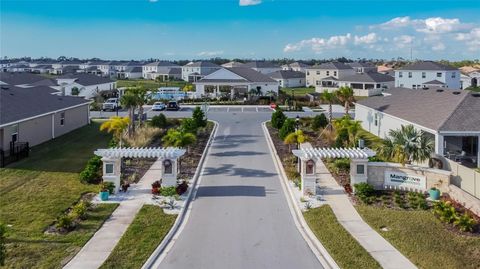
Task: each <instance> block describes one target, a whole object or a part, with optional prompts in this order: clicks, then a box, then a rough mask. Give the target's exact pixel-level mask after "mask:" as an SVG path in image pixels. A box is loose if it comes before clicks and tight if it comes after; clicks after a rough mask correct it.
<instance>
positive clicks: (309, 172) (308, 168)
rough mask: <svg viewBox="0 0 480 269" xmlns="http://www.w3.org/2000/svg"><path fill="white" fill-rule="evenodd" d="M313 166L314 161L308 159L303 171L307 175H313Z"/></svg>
mask: <svg viewBox="0 0 480 269" xmlns="http://www.w3.org/2000/svg"><path fill="white" fill-rule="evenodd" d="M314 167H315V162H314V161H313V160H308V161H307V163H306V167H305V173H306V174H307V175H313V172H314Z"/></svg>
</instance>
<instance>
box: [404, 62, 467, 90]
mask: <svg viewBox="0 0 480 269" xmlns="http://www.w3.org/2000/svg"><path fill="white" fill-rule="evenodd" d="M395 86H396V87H405V88H410V89H421V88H427V87H432V86H440V87H444V88H451V89H460V87H461V84H460V70H458V69H457V68H455V67H452V66H449V65H445V64H441V63H438V62H433V61H418V62H415V63H412V64H409V65H406V66H403V67H401V68H399V69H397V70H395Z"/></svg>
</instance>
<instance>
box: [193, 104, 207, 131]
mask: <svg viewBox="0 0 480 269" xmlns="http://www.w3.org/2000/svg"><path fill="white" fill-rule="evenodd" d="M192 119H193V122H194V123H195V126H196V128H200V127H205V126H207V119H206V118H205V113H204V112H203V110H202V109H201V108H200V107H198V106H197V107H195V109H194V110H193V113H192Z"/></svg>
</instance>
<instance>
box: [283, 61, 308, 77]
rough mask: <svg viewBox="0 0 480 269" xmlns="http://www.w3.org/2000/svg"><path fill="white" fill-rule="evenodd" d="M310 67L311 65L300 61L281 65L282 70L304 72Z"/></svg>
mask: <svg viewBox="0 0 480 269" xmlns="http://www.w3.org/2000/svg"><path fill="white" fill-rule="evenodd" d="M310 67H311V65H308V64H305V63H302V62H294V63H290V64H284V65H282V70H290V71H297V72H302V73H304V74H305V73H306V72H307V68H310Z"/></svg>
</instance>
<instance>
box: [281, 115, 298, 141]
mask: <svg viewBox="0 0 480 269" xmlns="http://www.w3.org/2000/svg"><path fill="white" fill-rule="evenodd" d="M293 132H295V120H294V119H286V120H285V122H284V123H283V125H282V128H280V131H278V136H279V137H280V139H282V140H285V137H287V135H289V134H290V133H293Z"/></svg>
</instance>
